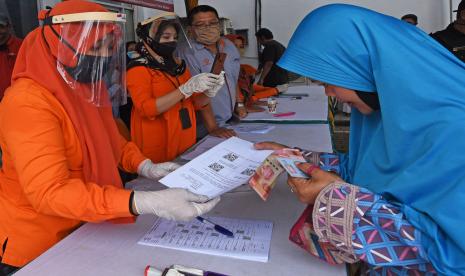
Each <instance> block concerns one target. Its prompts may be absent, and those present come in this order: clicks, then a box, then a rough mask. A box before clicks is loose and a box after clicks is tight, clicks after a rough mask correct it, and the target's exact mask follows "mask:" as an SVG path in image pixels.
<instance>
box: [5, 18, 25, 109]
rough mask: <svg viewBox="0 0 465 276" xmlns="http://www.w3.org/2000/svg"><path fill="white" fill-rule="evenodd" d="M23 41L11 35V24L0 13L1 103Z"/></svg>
mask: <svg viewBox="0 0 465 276" xmlns="http://www.w3.org/2000/svg"><path fill="white" fill-rule="evenodd" d="M21 42H22V40H21V39H19V38H17V37H16V36H14V35H13V34H11V24H10V21H9V20H8V17H7V16H6V15H5V14H2V13H0V101H1V99H2V98H3V94H4V93H5V90H6V88H7V87H8V86H10V80H11V72H13V67H14V65H15V61H16V55H17V54H18V51H19V47H21Z"/></svg>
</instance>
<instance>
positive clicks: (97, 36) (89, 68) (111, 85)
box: [52, 12, 127, 106]
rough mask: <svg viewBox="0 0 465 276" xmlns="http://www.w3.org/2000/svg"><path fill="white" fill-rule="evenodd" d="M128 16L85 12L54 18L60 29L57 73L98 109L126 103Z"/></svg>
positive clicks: (53, 21)
mask: <svg viewBox="0 0 465 276" xmlns="http://www.w3.org/2000/svg"><path fill="white" fill-rule="evenodd" d="M125 21H126V18H125V15H124V14H118V13H112V12H85V13H76V14H66V15H57V16H53V17H52V23H53V25H54V28H56V25H58V26H59V28H60V32H59V33H60V34H61V35H58V34H57V35H58V36H59V39H60V42H61V43H59V44H58V51H57V57H56V58H57V70H58V72H59V73H60V75H61V76H62V77H63V79H64V80H65V82H66V83H67V84H68V85H69V87H71V88H72V89H73V90H74V91H75V92H76V93H79V95H80V96H82V97H84V98H85V100H86V101H88V102H90V103H92V104H94V105H96V106H110V105H113V106H118V105H123V104H125V103H126V99H127V93H126V74H125V71H126V57H125V55H126V54H125V45H124V23H125Z"/></svg>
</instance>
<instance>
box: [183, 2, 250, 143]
mask: <svg viewBox="0 0 465 276" xmlns="http://www.w3.org/2000/svg"><path fill="white" fill-rule="evenodd" d="M188 24H189V27H190V33H191V34H192V36H193V40H191V42H190V44H191V45H192V48H191V47H189V46H188V45H183V47H180V49H179V50H178V54H179V55H180V56H181V57H182V58H183V59H184V60H185V61H186V63H187V65H188V67H189V69H190V71H191V73H192V75H197V74H200V73H203V72H210V71H211V69H212V66H213V61H214V59H215V55H216V53H218V52H222V53H226V55H227V56H226V60H225V62H224V72H225V80H226V82H225V85H224V86H223V87H222V88H221V89H220V91H218V94H217V95H216V97H214V98H212V99H211V106H212V109H213V113H214V115H215V119H216V124H218V125H219V126H220V127H221V128H219V129H218V130H217V131H213V132H212V131H210V134H213V135H215V136H219V137H230V136H233V135H235V133H234V131H233V130H231V129H227V128H224V127H223V126H224V125H225V123H226V121H228V120H229V119H230V118H231V117H232V115H233V112H236V113H237V114H238V115H239V116H240V117H244V116H246V115H247V111H246V109H245V106H244V102H243V101H240V100H238V98H236V97H239V94H240V93H239V92H238V86H237V81H238V78H239V66H240V56H239V52H238V51H237V49H236V47H235V46H234V44H233V43H232V42H231V41H229V40H228V39H224V38H222V37H220V19H219V16H218V12H217V11H216V9H215V8H213V7H211V6H208V5H200V6H196V7H194V8H193V9H192V10H191V11H190V12H189V15H188ZM204 125H205V126H206V127H207V129H208V125H206V124H205V122H204ZM205 134H206V131H205V128H204V126H202V124H201V125H199V130H198V136H200V137H201V136H203V135H205Z"/></svg>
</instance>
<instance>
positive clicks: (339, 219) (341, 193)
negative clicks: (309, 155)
mask: <svg viewBox="0 0 465 276" xmlns="http://www.w3.org/2000/svg"><path fill="white" fill-rule="evenodd" d="M313 225H314V230H315V233H316V234H317V235H318V236H319V238H320V241H321V242H329V243H330V244H332V245H333V246H334V247H336V248H337V249H339V250H340V251H341V255H344V256H347V258H349V257H354V258H355V259H359V260H362V261H364V262H366V263H368V264H369V269H368V272H367V274H369V275H380V276H381V275H382V276H384V275H435V270H434V268H433V267H432V265H431V264H430V263H429V261H428V258H427V256H426V253H425V251H424V249H423V247H422V246H421V244H420V239H421V233H420V232H419V231H417V230H416V229H415V228H413V227H412V225H411V224H410V223H409V222H408V221H407V220H406V219H405V217H404V215H403V214H402V213H401V208H400V206H399V205H398V204H395V203H392V202H388V201H386V200H385V199H384V198H383V197H381V196H379V195H375V194H373V193H371V192H370V191H368V190H367V189H364V188H359V187H357V186H354V185H350V184H347V183H343V182H335V183H332V184H330V185H328V186H327V187H325V188H324V189H323V190H322V191H321V192H320V194H319V196H318V198H317V200H316V202H315V205H314V208H313ZM343 253H344V254H343Z"/></svg>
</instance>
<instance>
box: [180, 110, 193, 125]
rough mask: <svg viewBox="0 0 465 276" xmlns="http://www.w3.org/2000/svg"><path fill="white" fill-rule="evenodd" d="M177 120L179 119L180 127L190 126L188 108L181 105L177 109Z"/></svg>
mask: <svg viewBox="0 0 465 276" xmlns="http://www.w3.org/2000/svg"><path fill="white" fill-rule="evenodd" d="M179 120H181V126H182V129H188V128H190V127H192V122H191V118H190V117H189V110H187V108H185V107H183V108H181V109H179Z"/></svg>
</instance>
